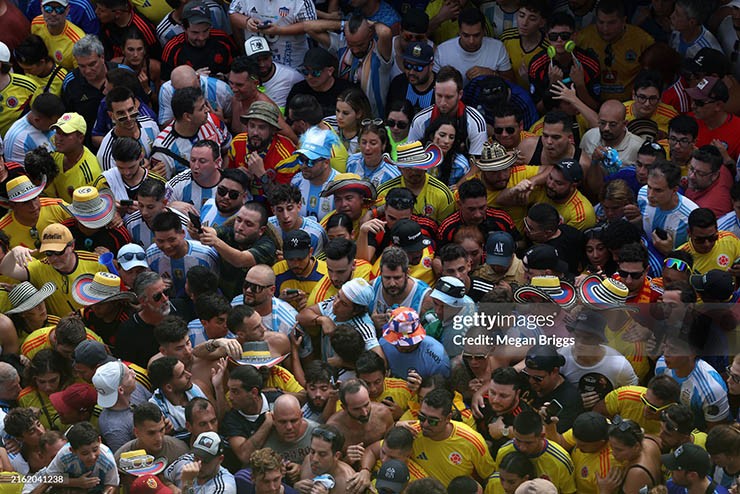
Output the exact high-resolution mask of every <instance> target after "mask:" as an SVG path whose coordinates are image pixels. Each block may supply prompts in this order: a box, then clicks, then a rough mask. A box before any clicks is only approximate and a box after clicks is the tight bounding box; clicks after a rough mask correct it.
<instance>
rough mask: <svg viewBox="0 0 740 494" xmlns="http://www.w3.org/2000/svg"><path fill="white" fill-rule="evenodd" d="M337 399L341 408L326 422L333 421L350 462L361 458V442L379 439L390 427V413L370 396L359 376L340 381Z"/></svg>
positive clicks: (366, 442) (363, 448)
mask: <svg viewBox="0 0 740 494" xmlns="http://www.w3.org/2000/svg"><path fill="white" fill-rule="evenodd" d="M339 400H340V401H341V402H342V407H343V410H341V411H339V412H337V413H335V414H334V415H332V416H331V418H330V419H329V420H328V421H327V422H326V423H327V424H328V425H333V426H335V427H336V428H337V429H339V430H340V431H342V434H343V435H344V437H345V438H346V441H345V446H346V453H345V459H346V460H347V461H348V462H349V463H350V464H353V463H355V462H358V461H360V460H362V455H363V454H364V452H365V447H364V446H365V445H366V444H367V445H370V444H373V443H374V442H375V441H379V440H381V439H382V438H383V437H384V436H385V433H386V432H388V429H390V428H391V427H393V415H392V414H391V412H390V410H389V408H388V407H387V406H385V405H383V404H382V403H376V402H373V401H371V400H370V392H369V391H368V389H367V385H366V384H365V382H364V381H362V380H360V379H350V380H348V381H346V382H344V383H343V384H342V387H341V388H340V390H339Z"/></svg>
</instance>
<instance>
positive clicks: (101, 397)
mask: <svg viewBox="0 0 740 494" xmlns="http://www.w3.org/2000/svg"><path fill="white" fill-rule="evenodd" d="M126 370H127V367H126V364H124V363H123V362H121V361H120V360H116V361H115V362H108V363H107V364H103V365H101V366H100V367H98V368H97V369H96V370H95V375H94V376H93V378H92V382H93V386H95V390H96V391H97V392H98V405H100V406H101V407H102V408H111V407H112V406H113V405H115V404H116V402H117V401H118V388H119V386H121V383H122V382H123V378H124V376H125V375H126Z"/></svg>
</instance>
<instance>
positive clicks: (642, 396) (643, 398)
mask: <svg viewBox="0 0 740 494" xmlns="http://www.w3.org/2000/svg"><path fill="white" fill-rule="evenodd" d="M640 401H642V404H643V405H645V406H646V407H648V408H649V409H650V410H652V411H653V412H656V413H657V412H662V411H663V410H665V409H667V408H670V407H671V406H673V403H668V404H667V405H663V406H662V407H659V406H657V405H653V404H652V403H650V402H649V401H648V399H647V392H646V391H643V392H642V393H641V394H640Z"/></svg>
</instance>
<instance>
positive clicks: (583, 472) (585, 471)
mask: <svg viewBox="0 0 740 494" xmlns="http://www.w3.org/2000/svg"><path fill="white" fill-rule="evenodd" d="M581 477H582V478H584V479H585V478H586V477H588V467H583V468H581Z"/></svg>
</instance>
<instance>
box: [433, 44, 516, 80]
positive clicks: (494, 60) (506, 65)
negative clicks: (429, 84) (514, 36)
mask: <svg viewBox="0 0 740 494" xmlns="http://www.w3.org/2000/svg"><path fill="white" fill-rule="evenodd" d="M445 65H452V66H453V67H455V68H456V69H457V70H459V71H460V73H461V74H462V76H463V86H464V85H466V84H467V83H468V78H467V77H466V76H465V73H466V72H467V71H468V70H470V69H471V68H473V67H475V66H478V67H486V68H488V69H492V70H497V71H499V72H503V71H506V70H509V69H511V60H510V59H509V54H508V52H507V51H506V47H504V44H503V43H502V42H500V41H499V40H497V39H493V38H488V37H485V38H483V44H482V45H481V47H480V49H479V50H478V51H476V52H473V53H471V52H468V51H465V50H463V49H462V47H460V37H459V36H458V37H457V38H452V39H451V40H448V41H445V42H444V43H442V44H441V45H439V46H438V47H437V53H436V54H435V55H434V71H435V72H439V69H440V67H444V66H445Z"/></svg>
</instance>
